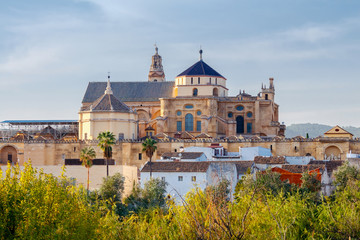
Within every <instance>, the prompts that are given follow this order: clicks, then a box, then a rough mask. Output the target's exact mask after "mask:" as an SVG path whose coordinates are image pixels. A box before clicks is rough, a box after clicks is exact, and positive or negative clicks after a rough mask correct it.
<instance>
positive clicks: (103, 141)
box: [97, 131, 116, 177]
mask: <svg viewBox="0 0 360 240" xmlns="http://www.w3.org/2000/svg"><path fill="white" fill-rule="evenodd" d="M97 139H98V140H99V143H98V146H99V147H100V148H101V150H102V151H103V153H104V158H105V159H106V176H107V177H108V176H109V159H111V157H112V147H111V146H112V145H114V144H115V143H116V139H115V135H114V134H113V133H111V132H109V131H107V132H101V133H99V136H98V137H97Z"/></svg>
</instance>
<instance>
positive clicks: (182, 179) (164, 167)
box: [140, 161, 253, 202]
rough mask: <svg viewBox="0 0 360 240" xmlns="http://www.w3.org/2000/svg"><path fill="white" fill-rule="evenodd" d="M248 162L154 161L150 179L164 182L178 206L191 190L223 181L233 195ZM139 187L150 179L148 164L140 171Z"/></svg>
mask: <svg viewBox="0 0 360 240" xmlns="http://www.w3.org/2000/svg"><path fill="white" fill-rule="evenodd" d="M252 164H253V162H252V161H227V162H225V161H157V162H153V163H152V164H151V171H152V177H153V178H160V179H162V180H164V181H166V182H167V184H168V185H167V189H166V190H167V194H170V195H171V196H173V197H174V198H175V199H176V200H177V201H178V202H181V198H184V197H185V195H186V193H188V192H189V191H190V190H191V189H193V188H195V187H199V188H201V189H205V188H206V187H207V186H211V185H217V184H218V183H219V182H221V181H222V180H223V179H227V180H228V181H229V183H230V189H231V190H232V191H231V192H232V193H233V192H234V190H235V186H236V184H237V182H238V180H239V179H240V178H241V177H242V176H243V175H244V174H245V173H246V171H247V169H248V168H251V167H252ZM140 177H141V185H142V186H144V183H145V182H147V181H148V180H149V179H150V163H149V162H147V163H146V165H145V166H144V167H143V168H142V169H141V173H140Z"/></svg>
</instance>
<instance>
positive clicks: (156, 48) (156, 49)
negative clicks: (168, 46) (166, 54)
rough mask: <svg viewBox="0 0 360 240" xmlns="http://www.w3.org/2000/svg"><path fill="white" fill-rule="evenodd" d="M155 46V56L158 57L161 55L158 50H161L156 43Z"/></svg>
mask: <svg viewBox="0 0 360 240" xmlns="http://www.w3.org/2000/svg"><path fill="white" fill-rule="evenodd" d="M154 46H155V54H156V55H158V54H159V53H158V50H159V49H158V47H157V45H156V43H155V44H154Z"/></svg>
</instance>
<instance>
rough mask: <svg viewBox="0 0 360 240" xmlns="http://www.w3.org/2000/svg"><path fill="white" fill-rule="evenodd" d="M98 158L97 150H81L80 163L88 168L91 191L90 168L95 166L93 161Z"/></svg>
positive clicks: (89, 148)
mask: <svg viewBox="0 0 360 240" xmlns="http://www.w3.org/2000/svg"><path fill="white" fill-rule="evenodd" d="M95 157H96V153H95V150H94V149H93V148H92V147H86V148H83V149H81V153H80V161H82V165H84V166H85V167H86V168H87V171H88V176H87V190H88V191H89V181H90V168H91V167H92V165H93V159H94V158H95Z"/></svg>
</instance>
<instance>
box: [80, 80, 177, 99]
mask: <svg viewBox="0 0 360 240" xmlns="http://www.w3.org/2000/svg"><path fill="white" fill-rule="evenodd" d="M106 85H107V83H106V82H89V85H88V87H87V89H86V92H85V95H84V98H83V100H82V102H83V103H92V102H94V101H95V100H97V99H98V98H99V97H101V96H102V95H103V94H104V91H105V89H106ZM173 87H174V82H173V81H166V82H111V89H112V91H113V94H114V96H115V97H116V98H117V99H118V100H120V101H122V102H146V101H149V102H154V101H159V98H163V97H164V98H166V97H172V93H173Z"/></svg>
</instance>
